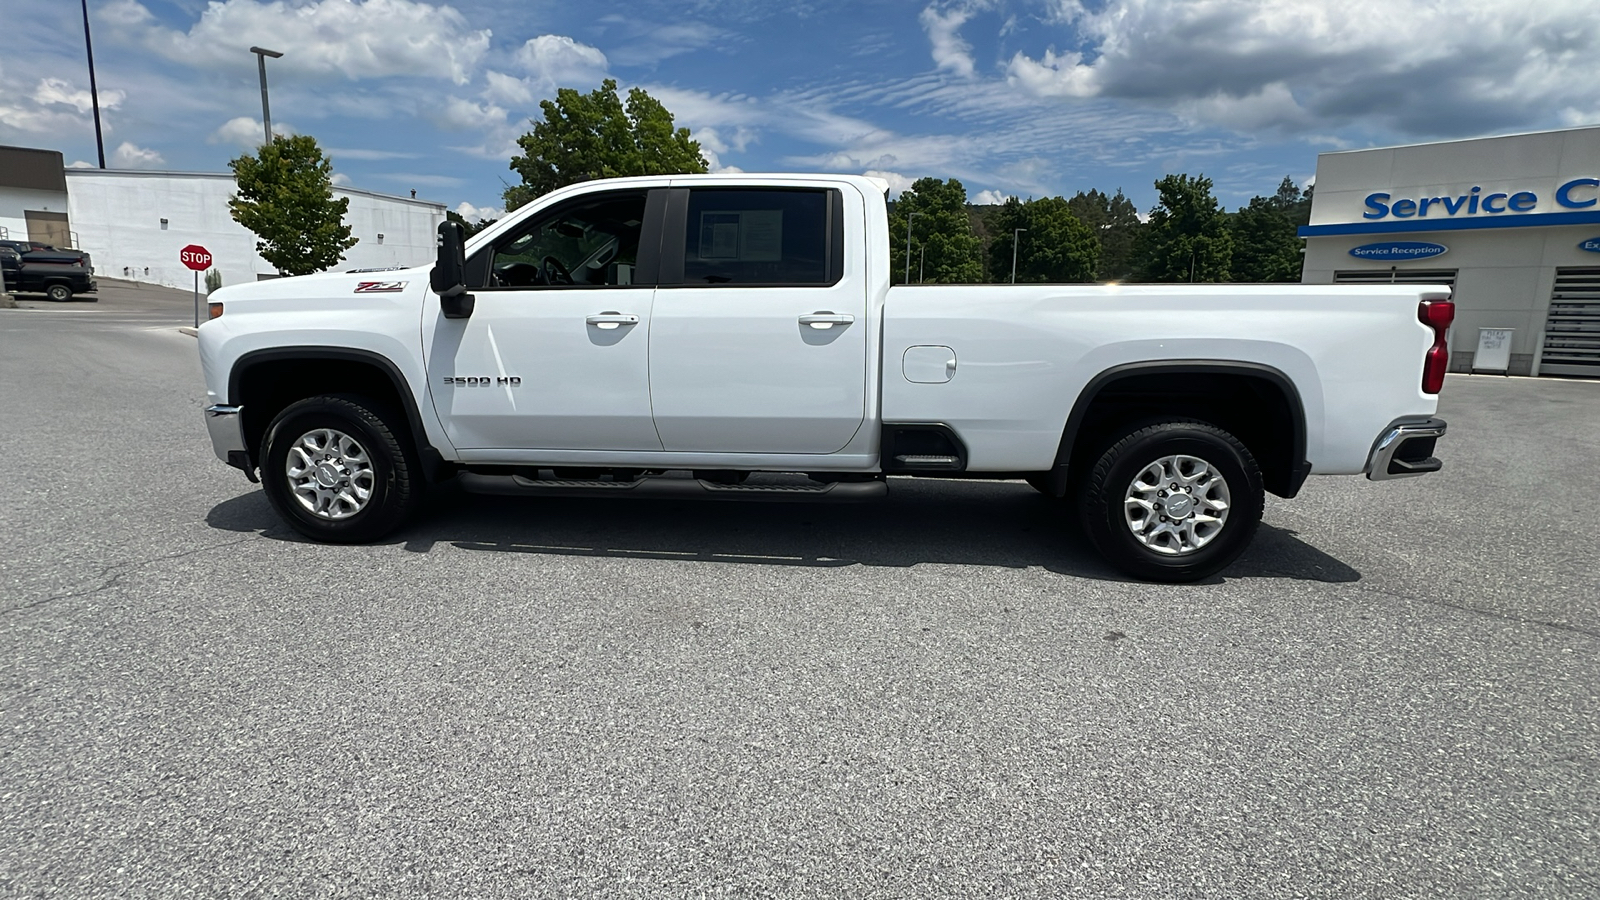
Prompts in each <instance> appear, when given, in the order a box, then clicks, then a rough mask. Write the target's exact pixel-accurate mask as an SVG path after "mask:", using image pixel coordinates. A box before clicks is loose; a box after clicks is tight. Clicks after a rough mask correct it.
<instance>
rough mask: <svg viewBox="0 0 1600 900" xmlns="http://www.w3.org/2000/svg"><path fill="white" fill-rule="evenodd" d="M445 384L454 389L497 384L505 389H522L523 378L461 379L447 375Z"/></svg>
mask: <svg viewBox="0 0 1600 900" xmlns="http://www.w3.org/2000/svg"><path fill="white" fill-rule="evenodd" d="M444 383H445V384H448V385H451V386H453V387H492V386H494V385H497V384H498V385H502V386H504V387H522V377H521V376H520V375H501V376H500V377H498V378H495V377H492V376H489V375H484V376H481V377H478V376H468V377H465V378H459V377H457V376H454V375H446V376H444Z"/></svg>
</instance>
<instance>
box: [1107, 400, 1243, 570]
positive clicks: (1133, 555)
mask: <svg viewBox="0 0 1600 900" xmlns="http://www.w3.org/2000/svg"><path fill="white" fill-rule="evenodd" d="M1174 456H1184V457H1195V458H1198V459H1200V460H1203V461H1205V463H1207V464H1208V465H1209V466H1210V468H1211V470H1212V471H1213V472H1214V473H1215V474H1218V475H1220V476H1221V477H1222V480H1223V482H1224V483H1223V484H1222V485H1220V486H1213V488H1212V490H1222V489H1225V490H1226V491H1227V493H1228V495H1229V496H1228V509H1227V514H1226V517H1225V518H1223V519H1222V522H1221V526H1220V529H1218V530H1216V531H1215V532H1214V533H1212V534H1211V536H1210V537H1208V538H1206V540H1205V541H1204V543H1201V544H1199V545H1198V546H1196V547H1193V548H1188V549H1186V548H1185V547H1173V546H1172V545H1173V544H1184V543H1185V542H1184V541H1183V540H1182V539H1180V538H1179V537H1177V536H1174V535H1171V534H1167V535H1162V536H1160V538H1159V539H1158V540H1156V541H1155V543H1157V544H1159V545H1161V546H1164V547H1166V548H1167V550H1168V552H1162V551H1161V550H1158V549H1152V547H1151V546H1147V545H1146V543H1145V542H1144V541H1141V539H1140V538H1139V537H1138V536H1136V534H1135V525H1134V524H1133V523H1130V521H1129V518H1128V516H1127V514H1126V513H1125V512H1124V509H1125V507H1126V505H1127V500H1128V496H1129V493H1130V491H1131V490H1132V488H1133V487H1134V485H1135V479H1136V478H1138V477H1139V476H1140V475H1141V474H1142V473H1146V472H1147V471H1148V470H1150V467H1151V466H1153V465H1155V464H1157V462H1158V461H1160V460H1162V459H1165V458H1167V457H1174ZM1201 477H1203V478H1206V479H1209V478H1211V477H1212V476H1210V475H1205V476H1201ZM1174 483H1178V482H1174ZM1206 484H1207V482H1206V481H1200V482H1198V483H1197V484H1196V485H1194V486H1181V487H1180V491H1176V492H1169V493H1170V494H1171V496H1172V497H1174V498H1176V497H1177V496H1178V494H1179V493H1185V494H1190V495H1194V494H1195V493H1196V491H1195V488H1197V487H1198V488H1201V492H1202V493H1203V492H1204V490H1205V488H1204V486H1205V485H1206ZM1147 496H1148V495H1147ZM1162 496H1163V497H1164V496H1166V495H1165V494H1163V495H1162ZM1078 497H1079V502H1078V511H1079V516H1080V519H1081V521H1082V523H1083V529H1084V532H1085V533H1086V534H1087V535H1088V536H1089V540H1090V541H1091V542H1093V544H1094V546H1095V549H1097V550H1099V551H1100V554H1101V556H1103V557H1105V559H1106V561H1107V562H1109V563H1111V565H1113V566H1115V567H1116V568H1117V569H1119V570H1121V571H1123V572H1125V573H1127V574H1128V575H1132V576H1133V577H1135V578H1138V579H1141V580H1144V581H1161V582H1188V581H1199V580H1200V579H1202V578H1207V577H1209V576H1211V575H1214V574H1216V573H1217V572H1220V571H1222V570H1223V569H1225V568H1227V566H1228V565H1229V564H1231V563H1232V562H1233V561H1234V560H1235V559H1237V558H1238V557H1239V554H1241V553H1243V552H1244V549H1245V548H1246V547H1248V546H1249V545H1250V541H1251V539H1252V538H1253V537H1255V533H1256V528H1257V526H1259V525H1260V524H1261V511H1262V505H1263V504H1264V503H1265V495H1264V493H1263V490H1262V487H1261V469H1260V467H1259V466H1257V465H1256V460H1255V457H1254V456H1252V455H1251V454H1250V451H1249V450H1248V449H1247V448H1246V447H1245V446H1244V444H1242V443H1240V442H1239V440H1238V438H1235V437H1234V436H1233V435H1231V434H1229V433H1227V432H1226V431H1223V430H1222V429H1220V428H1217V427H1215V426H1212V425H1207V424H1205V423H1202V422H1164V423H1161V424H1158V425H1150V426H1147V427H1144V428H1140V429H1138V430H1137V431H1134V432H1132V433H1131V434H1128V435H1125V436H1124V437H1122V438H1119V439H1118V440H1116V441H1113V442H1112V443H1111V445H1110V446H1109V447H1107V448H1106V449H1105V451H1104V452H1103V453H1102V454H1101V455H1100V458H1099V460H1098V461H1097V462H1096V463H1095V464H1094V466H1093V467H1092V468H1091V469H1090V470H1089V471H1088V473H1087V475H1086V477H1085V479H1084V482H1083V487H1082V490H1081V491H1079V492H1078ZM1157 502H1158V503H1165V502H1169V501H1167V500H1159V501H1157ZM1192 508H1194V504H1192V503H1189V502H1187V501H1183V502H1182V507H1180V508H1179V509H1177V510H1176V511H1174V513H1173V514H1174V515H1175V516H1176V515H1178V514H1180V513H1182V512H1183V509H1192ZM1150 515H1152V516H1155V515H1156V511H1153V512H1152V513H1151V514H1150ZM1191 517H1193V518H1195V521H1197V522H1198V521H1201V519H1199V518H1198V517H1194V516H1193V514H1192V513H1191V514H1188V515H1186V517H1185V519H1174V520H1172V521H1173V522H1181V521H1185V520H1186V519H1187V518H1191ZM1157 518H1158V519H1159V517H1157ZM1215 518H1217V517H1216V516H1212V519H1215ZM1147 521H1150V525H1152V526H1154V527H1155V528H1156V529H1161V528H1163V526H1162V525H1160V524H1158V523H1157V521H1155V520H1147ZM1159 521H1160V522H1166V521H1167V520H1165V519H1160V520H1159ZM1146 527H1147V528H1149V526H1146ZM1204 527H1205V529H1206V530H1207V531H1209V529H1210V528H1211V527H1213V526H1210V525H1208V526H1204ZM1201 529H1202V526H1199V525H1192V526H1191V527H1190V529H1189V531H1190V535H1191V538H1192V537H1193V535H1194V534H1196V533H1199V532H1200V531H1201Z"/></svg>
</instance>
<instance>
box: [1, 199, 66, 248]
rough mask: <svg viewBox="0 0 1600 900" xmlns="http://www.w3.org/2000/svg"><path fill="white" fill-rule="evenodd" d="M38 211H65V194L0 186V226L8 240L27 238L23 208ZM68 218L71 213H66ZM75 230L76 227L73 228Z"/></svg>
mask: <svg viewBox="0 0 1600 900" xmlns="http://www.w3.org/2000/svg"><path fill="white" fill-rule="evenodd" d="M28 209H32V210H37V211H40V212H57V213H64V212H67V195H66V194H63V193H60V192H59V191H34V190H29V189H27V188H15V187H0V228H4V229H5V232H4V234H5V239H6V240H8V241H25V240H27V239H28V220H27V219H26V218H25V217H24V216H23V214H22V213H23V210H28ZM68 218H69V219H70V218H71V214H70V213H68ZM73 230H74V231H76V230H77V229H76V228H73Z"/></svg>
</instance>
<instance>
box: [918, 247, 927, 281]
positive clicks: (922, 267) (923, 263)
mask: <svg viewBox="0 0 1600 900" xmlns="http://www.w3.org/2000/svg"><path fill="white" fill-rule="evenodd" d="M917 252H918V253H919V254H921V258H920V259H918V260H917V284H922V283H923V282H924V281H926V280H927V279H925V278H923V275H924V274H926V273H927V269H928V242H927V241H923V242H922V243H921V244H918V245H917Z"/></svg>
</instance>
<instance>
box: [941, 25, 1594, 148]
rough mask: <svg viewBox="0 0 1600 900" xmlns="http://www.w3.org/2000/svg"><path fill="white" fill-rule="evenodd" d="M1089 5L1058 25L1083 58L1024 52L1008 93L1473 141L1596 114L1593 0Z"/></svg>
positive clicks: (1246, 123)
mask: <svg viewBox="0 0 1600 900" xmlns="http://www.w3.org/2000/svg"><path fill="white" fill-rule="evenodd" d="M1096 7H1097V8H1094V9H1091V8H1089V7H1088V6H1087V5H1086V4H1083V3H1081V2H1079V0H1057V2H1056V4H1055V6H1054V8H1053V16H1052V20H1053V21H1054V22H1056V23H1060V24H1061V25H1063V26H1065V33H1064V34H1063V38H1064V39H1065V40H1066V41H1067V42H1068V43H1070V45H1071V46H1072V47H1073V48H1074V49H1073V50H1071V51H1066V52H1057V51H1056V50H1054V49H1053V48H1051V49H1046V50H1044V51H1043V52H1042V53H1036V54H1029V53H1025V52H1019V53H1017V54H1016V55H1015V56H1013V57H1012V59H1011V61H1010V64H1009V65H1008V67H1007V76H1008V79H1009V81H1010V83H1011V84H1012V85H1013V86H1014V87H1017V88H1020V89H1021V90H1022V91H1024V92H1026V93H1027V94H1029V95H1031V96H1035V97H1067V98H1083V97H1107V98H1118V99H1122V100H1133V101H1136V102H1142V103H1148V104H1152V105H1156V106H1161V107H1165V108H1167V109H1170V110H1172V111H1174V112H1177V113H1178V114H1180V115H1182V116H1184V117H1186V118H1191V119H1192V120H1194V121H1200V122H1205V123H1208V124H1215V125H1220V126H1223V127H1226V128H1234V129H1238V130H1241V131H1261V130H1265V129H1276V130H1279V131H1282V132H1286V133H1300V132H1303V131H1305V130H1307V129H1309V128H1313V127H1316V128H1320V129H1323V130H1324V133H1325V131H1326V129H1328V128H1329V127H1330V126H1333V127H1337V126H1341V125H1347V124H1357V125H1359V126H1362V127H1364V128H1368V129H1372V130H1390V131H1395V132H1400V133H1407V134H1416V135H1468V134H1481V133H1484V132H1486V131H1492V130H1504V129H1507V128H1511V127H1529V126H1535V125H1539V124H1543V123H1544V122H1546V121H1548V119H1549V117H1550V116H1551V112H1552V111H1554V110H1567V109H1572V110H1577V109H1587V108H1592V106H1593V99H1592V97H1593V85H1594V84H1595V83H1596V82H1597V81H1600V18H1597V17H1596V16H1595V15H1594V4H1593V0H1541V2H1538V3H1529V2H1527V0H1457V2H1452V3H1448V4H1440V3H1436V2H1432V0H1207V2H1204V3H1196V2H1192V0H1109V2H1105V3H1103V4H1096ZM941 21H942V20H941ZM951 34H952V36H953V35H954V32H951ZM933 36H934V32H933V31H932V29H930V38H932V37H933ZM952 39H954V38H953V37H952ZM936 44H937V42H936ZM952 65H956V64H952ZM1563 115H1565V114H1564V113H1563ZM1582 118H1584V116H1582V115H1581V114H1577V115H1574V116H1572V117H1570V118H1568V121H1572V120H1573V119H1582Z"/></svg>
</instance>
